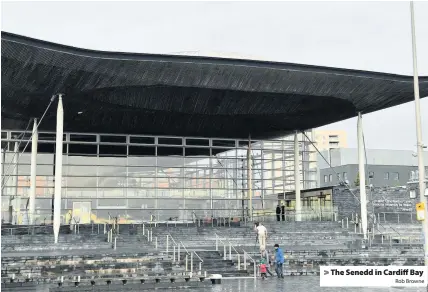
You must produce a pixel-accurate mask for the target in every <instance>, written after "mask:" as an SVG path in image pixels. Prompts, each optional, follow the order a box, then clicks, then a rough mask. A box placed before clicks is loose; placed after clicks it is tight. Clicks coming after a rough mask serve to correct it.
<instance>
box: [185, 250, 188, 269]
mask: <svg viewBox="0 0 428 292" xmlns="http://www.w3.org/2000/svg"><path fill="white" fill-rule="evenodd" d="M187 260H188V255H187V254H186V269H185V271H186V272H187V271H188V264H187Z"/></svg>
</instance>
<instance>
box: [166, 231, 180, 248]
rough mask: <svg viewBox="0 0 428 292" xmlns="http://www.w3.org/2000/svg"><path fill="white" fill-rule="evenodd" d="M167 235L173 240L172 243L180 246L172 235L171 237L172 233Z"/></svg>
mask: <svg viewBox="0 0 428 292" xmlns="http://www.w3.org/2000/svg"><path fill="white" fill-rule="evenodd" d="M167 235H168V236H169V237H171V239H172V241H173V242H174V244H175V245H176V246H178V244H177V242H176V241H175V240H174V237H172V235H171V233H169V232H168V233H167Z"/></svg>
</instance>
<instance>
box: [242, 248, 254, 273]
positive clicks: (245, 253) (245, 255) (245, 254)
mask: <svg viewBox="0 0 428 292" xmlns="http://www.w3.org/2000/svg"><path fill="white" fill-rule="evenodd" d="M242 251H243V252H244V268H245V269H246V268H247V267H246V262H247V258H246V257H247V256H248V258H249V259H250V260H252V261H253V265H254V279H256V278H257V269H256V261H255V260H254V259H253V258H252V257H251V256H250V255H249V254H248V253H247V252H246V251H245V250H244V249H242Z"/></svg>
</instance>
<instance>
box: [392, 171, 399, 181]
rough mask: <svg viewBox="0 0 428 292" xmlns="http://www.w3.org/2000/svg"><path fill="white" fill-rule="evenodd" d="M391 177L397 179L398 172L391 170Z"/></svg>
mask: <svg viewBox="0 0 428 292" xmlns="http://www.w3.org/2000/svg"><path fill="white" fill-rule="evenodd" d="M392 179H393V180H398V179H399V174H398V172H393V173H392Z"/></svg>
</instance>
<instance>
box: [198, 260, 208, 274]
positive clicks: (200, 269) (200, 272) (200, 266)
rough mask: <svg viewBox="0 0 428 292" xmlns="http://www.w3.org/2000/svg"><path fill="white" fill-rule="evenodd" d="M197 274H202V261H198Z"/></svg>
mask: <svg viewBox="0 0 428 292" xmlns="http://www.w3.org/2000/svg"><path fill="white" fill-rule="evenodd" d="M198 274H199V275H202V262H199V272H198ZM206 277H207V271H205V278H206Z"/></svg>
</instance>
